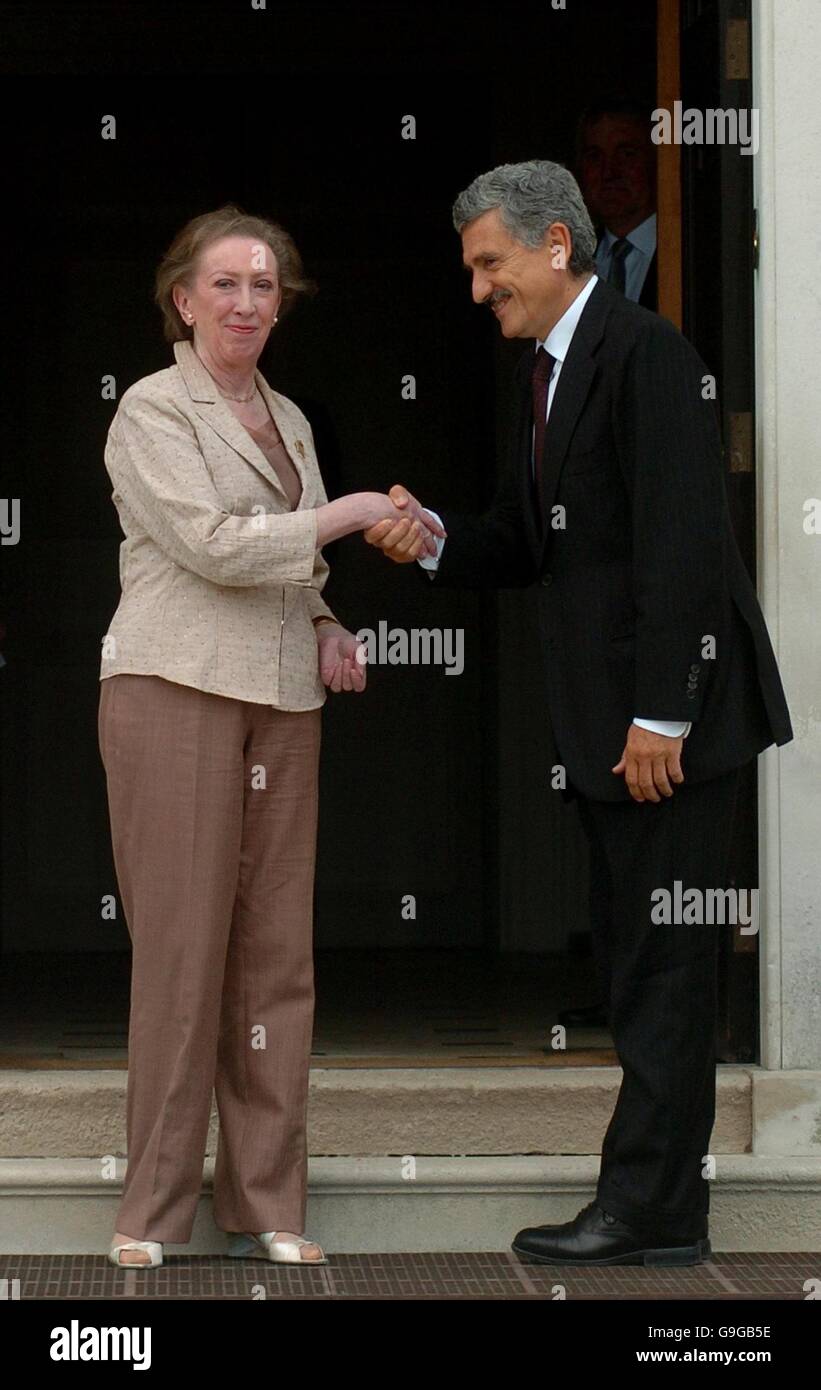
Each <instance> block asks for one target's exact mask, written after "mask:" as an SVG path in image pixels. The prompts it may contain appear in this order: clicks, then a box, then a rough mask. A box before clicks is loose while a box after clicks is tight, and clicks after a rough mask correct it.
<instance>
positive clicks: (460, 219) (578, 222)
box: [453, 159, 596, 275]
mask: <svg viewBox="0 0 821 1390" xmlns="http://www.w3.org/2000/svg"><path fill="white" fill-rule="evenodd" d="M493 208H498V209H499V212H500V214H501V218H502V222H503V223H504V225H505V227H506V228H507V230H508V231H509V232H510V234H511V236H513V237H515V238H516V240H517V241H520V242H521V243H522V244H523V245H524V246H530V247H537V246H541V244H542V242H543V241H544V235H545V232H546V231H547V229H548V227H550V226H552V224H553V223H554V222H563V223H564V224H565V226H566V227H567V229H568V231H569V232H570V242H571V247H572V250H571V253H570V260H569V261H568V269H569V270H570V272H571V274H572V275H581V274H583V273H584V271H586V270H594V269H595V265H596V262H595V251H596V233H595V231H594V230H593V223H592V222H591V220H590V214H589V212H588V211H587V208H586V207H585V205H584V198H583V197H582V194H581V189H580V188H579V185H578V184H577V182H576V180H575V179H574V177H573V175H572V174H571V173H570V171H569V169H565V167H564V165H562V164H553V163H552V162H551V161H550V160H548V159H528V160H527V161H525V163H523V164H500V165H499V166H498V167H497V168H496V169H491V170H489V172H488V173H486V174H480V175H479V177H478V178H475V179H474V180H473V183H472V184H470V185H469V187H468V188H466V189H464V191H463V192H462V193H460V194H459V197H458V198H457V199H456V202H455V203H454V205H453V225H454V227H455V228H456V230H457V232H461V230H462V228H463V227H465V226H466V225H467V223H468V222H472V221H473V220H474V218H476V217H481V215H482V213H484V212H490V211H491V209H493Z"/></svg>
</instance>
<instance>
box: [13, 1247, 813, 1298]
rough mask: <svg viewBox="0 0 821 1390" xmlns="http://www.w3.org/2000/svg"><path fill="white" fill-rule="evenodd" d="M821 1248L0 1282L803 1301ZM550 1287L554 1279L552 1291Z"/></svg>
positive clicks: (164, 1269) (203, 1264)
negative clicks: (619, 1259) (675, 1265)
mask: <svg viewBox="0 0 821 1390" xmlns="http://www.w3.org/2000/svg"><path fill="white" fill-rule="evenodd" d="M819 1276H821V1255H819V1254H817V1253H816V1254H722V1255H714V1256H713V1257H712V1259H711V1260H710V1261H709V1262H708V1263H707V1264H703V1265H696V1266H695V1267H693V1268H692V1269H680V1270H672V1269H665V1270H650V1269H643V1268H629V1267H627V1268H621V1269H619V1268H610V1269H600V1270H596V1271H593V1270H584V1271H580V1270H578V1269H573V1268H569V1267H561V1266H547V1265H533V1264H525V1263H523V1262H522V1261H520V1260H518V1259H517V1258H516V1257H515V1256H514V1255H513V1254H505V1253H499V1252H495V1251H493V1252H488V1253H486V1254H473V1253H471V1254H444V1253H442V1254H413V1255H402V1254H391V1255H334V1256H331V1257H330V1263H329V1264H327V1265H325V1266H324V1267H322V1268H319V1269H312V1270H307V1269H297V1268H292V1267H283V1266H277V1265H271V1264H268V1263H267V1262H266V1261H265V1260H234V1259H229V1258H224V1257H219V1256H180V1255H171V1256H169V1257H168V1258H167V1260H166V1262H165V1264H163V1265H162V1266H161V1267H160V1268H159V1269H154V1270H145V1271H136V1270H125V1269H123V1270H118V1269H115V1268H114V1266H113V1265H110V1264H109V1263H108V1261H107V1260H106V1259H105V1258H104V1257H103V1256H99V1255H0V1280H3V1279H8V1280H9V1281H13V1280H19V1281H20V1282H19V1285H15V1284H12V1283H11V1282H10V1283H9V1285H8V1286H7V1288H8V1294H7V1296H9V1297H18V1296H19V1298H20V1299H21V1300H22V1299H50V1298H54V1299H116V1298H148V1299H157V1298H159V1299H182V1300H200V1299H221V1300H222V1299H236V1300H247V1299H251V1298H254V1297H259V1296H260V1286H261V1287H262V1288H263V1289H264V1290H265V1294H264V1296H265V1297H267V1298H286V1299H309V1300H311V1299H336V1300H351V1299H390V1300H403V1299H412V1300H419V1299H422V1300H424V1299H438V1300H441V1299H449V1298H450V1299H461V1300H464V1299H483V1300H487V1299H513V1300H517V1301H523V1300H524V1301H527V1300H529V1299H554V1298H556V1297H557V1296H558V1297H560V1296H561V1292H562V1290H564V1294H565V1297H566V1298H568V1299H573V1300H579V1299H607V1300H609V1299H613V1300H621V1299H654V1300H661V1301H666V1300H679V1299H699V1300H700V1299H708V1300H711V1301H716V1302H721V1301H733V1300H750V1299H765V1300H779V1301H780V1300H804V1299H806V1297H807V1290H806V1289H805V1287H804V1286H805V1283H806V1281H807V1280H812V1279H815V1280H816V1281H817V1280H818V1278H819ZM557 1285H558V1286H561V1287H560V1288H559V1289H557Z"/></svg>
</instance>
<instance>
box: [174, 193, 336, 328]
mask: <svg viewBox="0 0 821 1390" xmlns="http://www.w3.org/2000/svg"><path fill="white" fill-rule="evenodd" d="M229 236H242V237H253V238H254V239H255V240H256V241H261V242H264V243H265V245H266V246H268V247H270V249H271V251H272V252H273V254H274V256H275V258H276V263H277V274H278V276H279V284H280V289H281V290H282V303H281V305H280V308H279V317H280V318H282V317H283V315H284V314H287V313H288V311H289V310H290V309H291V308H292V307H293V305H294V304H295V303H296V301H297V299H298V298H299V296H300V295H302V294H314V293H315V292H316V288H317V287H316V284H315V283H314V281H313V280H309V279H307V278H306V276H305V274H304V271H303V268H302V257H301V256H300V254H299V252H298V251H297V249H296V245H295V243H294V241H293V238H292V237H290V236H289V235H288V233H287V232H286V231H285V229H284V227H280V225H279V223H277V222H271V221H269V219H268V218H267V217H253V216H251V215H250V214H249V213H246V212H244V211H243V209H242V208H240V207H237V206H236V204H234V203H226V204H224V206H223V207H221V208H217V209H216V210H215V211H214V212H203V213H201V214H200V216H199V217H192V218H191V221H190V222H186V224H185V226H184V227H183V228H182V229H181V230H180V231H179V232H177V235H176V236H175V237H174V240H173V241H172V243H171V245H170V246H169V248H168V250H167V251H166V252H165V255H164V256H163V258H162V260H161V261H160V264H159V266H158V267H157V274H156V277H155V281H154V301H155V303H156V304H157V305H158V306H159V309H160V312H161V314H162V317H163V332H164V334H165V339H166V342H169V343H176V342H178V341H179V339H180V338H193V336H194V329H193V326H192V325H191V324H189V323H186V322H185V320H184V319H183V318H182V317H181V315H180V313H179V311H178V309H177V306H176V304H175V303H174V296H173V293H172V291H173V289H174V286H175V285H178V284H181V285H183V286H184V287H185V288H186V289H190V288H191V286H192V284H193V281H194V277H195V275H196V273H197V267H198V265H199V260H200V256H201V255H202V252H203V251H204V250H205V249H206V247H208V246H211V245H213V243H214V242H215V241H222V239H223V237H229Z"/></svg>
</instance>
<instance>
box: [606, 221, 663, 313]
mask: <svg viewBox="0 0 821 1390" xmlns="http://www.w3.org/2000/svg"><path fill="white" fill-rule="evenodd" d="M618 240H619V238H618V237H617V236H616V233H615V232H611V231H610V230H609V228H607V227H605V229H604V232H603V233H602V239H601V241H600V242H599V245H598V248H597V250H596V271H597V273H598V275H599V277H600V279H602V280H609V279H610V270H611V268H612V265H613V243H614V242H616V241H618ZM626 240H627V241H629V242H630V248H631V249H630V250H629V251H628V253H627V255H626V256H625V258H624V297H625V299H632V300H633V301H634V302H635V303H638V301H639V299H640V298H641V292H642V290H643V289H644V282H645V280H646V279H647V272H648V270H649V269H650V262H651V261H652V259H653V256H654V255H655V253H656V214H655V213H654V212H653V213H651V214H650V216H649V217H645V219H644V221H643V222H640V223H639V225H638V226H637V227H634V228H633V230H632V232H628V233H627V237H626Z"/></svg>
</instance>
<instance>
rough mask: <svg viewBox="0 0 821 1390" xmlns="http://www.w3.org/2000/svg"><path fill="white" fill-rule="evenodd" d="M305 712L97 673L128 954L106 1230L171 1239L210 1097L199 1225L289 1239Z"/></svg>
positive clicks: (298, 1191) (306, 891)
mask: <svg viewBox="0 0 821 1390" xmlns="http://www.w3.org/2000/svg"><path fill="white" fill-rule="evenodd" d="M321 713H322V712H321V709H313V710H307V711H304V712H293V713H291V712H288V711H284V710H278V709H275V708H273V707H272V706H269V705H263V704H256V703H252V702H250V701H246V700H239V699H232V698H228V697H226V696H222V695H214V694H210V693H208V692H205V691H202V690H198V689H196V688H194V687H192V686H186V685H180V684H177V683H175V682H173V681H169V680H166V679H165V678H163V677H160V676H146V675H129V674H123V673H121V674H118V675H114V676H109V677H106V678H105V679H104V680H102V681H101V690H100V703H99V742H100V753H101V756H102V760H103V765H104V767H105V773H106V781H107V787H108V803H109V817H110V822H111V834H112V847H113V854H114V864H115V868H116V873H117V881H118V885H119V890H120V899H121V902H122V906H123V910H124V915H125V919H126V923H127V927H128V931H129V935H130V937H131V944H132V976H131V1013H130V1021H129V1033H128V1092H127V1142H128V1165H127V1173H126V1177H125V1182H124V1186H123V1194H122V1202H121V1205H120V1209H119V1213H118V1216H117V1222H116V1229H117V1230H118V1231H122V1232H124V1233H125V1234H126V1235H129V1236H132V1237H133V1238H135V1239H138V1240H143V1239H148V1240H159V1241H173V1242H186V1241H188V1240H190V1238H191V1231H192V1227H193V1224H194V1217H195V1213H196V1208H197V1202H198V1200H199V1197H200V1193H201V1189H202V1177H203V1160H204V1156H205V1148H206V1141H207V1135H208V1124H209V1119H210V1113H211V1097H212V1091H215V1092H216V1100H217V1108H218V1112H219V1143H218V1149H217V1156H216V1166H215V1174H214V1203H213V1211H214V1219H215V1221H216V1224H217V1225H218V1226H219V1227H221V1228H222V1229H223V1230H225V1231H255V1232H258V1231H271V1230H287V1231H294V1232H296V1233H297V1234H301V1233H302V1232H303V1231H304V1228H305V1209H306V1194H307V1164H308V1158H307V1142H306V1116H307V1099H308V1071H309V1062H310V1051H311V1039H312V1031H313V1015H314V975H313V883H314V865H315V857H316V826H317V782H318V765H319V748H320V734H321Z"/></svg>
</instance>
